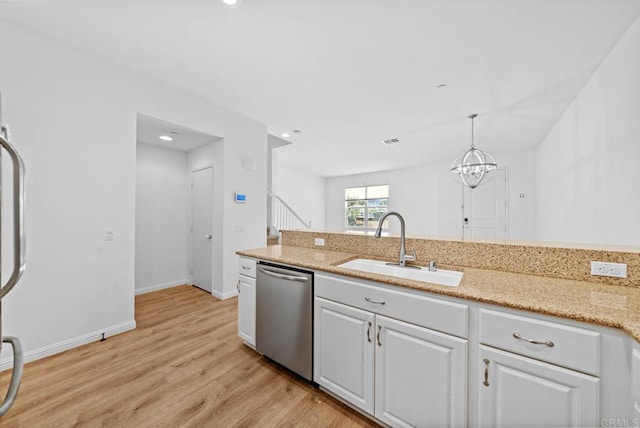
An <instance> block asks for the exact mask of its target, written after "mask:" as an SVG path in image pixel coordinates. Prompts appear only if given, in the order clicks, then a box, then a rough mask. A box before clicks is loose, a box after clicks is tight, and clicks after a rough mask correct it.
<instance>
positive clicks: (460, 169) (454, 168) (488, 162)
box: [451, 113, 498, 189]
mask: <svg viewBox="0 0 640 428" xmlns="http://www.w3.org/2000/svg"><path fill="white" fill-rule="evenodd" d="M477 116H478V115H477V114H475V113H474V114H470V115H469V119H471V148H470V149H469V150H467V151H466V152H464V153H463V154H461V155H460V156H458V157H457V158H456V160H455V161H453V164H452V165H451V173H452V174H453V177H454V178H455V180H456V181H457V182H458V183H460V184H463V185H465V186H467V187H470V188H471V189H475V188H476V187H478V186H479V185H480V184H482V183H483V182H485V181H486V180H487V179H488V178H489V177H490V176H491V175H492V173H493V171H495V170H496V168H498V164H497V163H496V160H495V159H494V158H493V156H491V155H490V154H489V153H487V152H483V151H482V150H478V149H476V148H475V146H474V144H473V119H475V118H476V117H477Z"/></svg>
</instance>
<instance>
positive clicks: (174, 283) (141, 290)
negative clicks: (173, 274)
mask: <svg viewBox="0 0 640 428" xmlns="http://www.w3.org/2000/svg"><path fill="white" fill-rule="evenodd" d="M185 284H189V280H187V279H181V280H179V281H171V282H163V283H162V284H155V285H149V286H148V287H142V288H136V290H135V293H136V296H137V295H138V294H144V293H151V292H152V291H158V290H164V289H165V288H171V287H176V286H178V285H185Z"/></svg>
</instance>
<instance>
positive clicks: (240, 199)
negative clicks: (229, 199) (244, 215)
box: [233, 193, 247, 204]
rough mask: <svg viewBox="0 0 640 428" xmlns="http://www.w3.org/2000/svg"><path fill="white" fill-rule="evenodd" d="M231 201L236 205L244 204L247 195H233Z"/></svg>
mask: <svg viewBox="0 0 640 428" xmlns="http://www.w3.org/2000/svg"><path fill="white" fill-rule="evenodd" d="M233 200H234V201H236V204H244V203H245V202H247V195H245V194H244V193H234V194H233Z"/></svg>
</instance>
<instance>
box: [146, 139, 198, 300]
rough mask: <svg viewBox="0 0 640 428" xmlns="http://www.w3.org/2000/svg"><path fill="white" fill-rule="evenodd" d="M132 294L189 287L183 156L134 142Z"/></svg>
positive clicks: (184, 165)
mask: <svg viewBox="0 0 640 428" xmlns="http://www.w3.org/2000/svg"><path fill="white" fill-rule="evenodd" d="M136 163H137V168H136V223H135V246H136V253H135V254H136V262H135V289H136V293H140V292H144V291H152V290H157V289H161V288H165V287H167V286H172V285H178V284H186V283H188V275H187V265H188V260H187V254H188V252H187V236H188V229H189V222H188V219H187V206H188V204H189V181H188V177H189V174H188V171H187V153H186V152H182V151H179V150H171V149H166V148H163V147H159V146H154V145H151V144H145V143H141V142H138V144H137V150H136Z"/></svg>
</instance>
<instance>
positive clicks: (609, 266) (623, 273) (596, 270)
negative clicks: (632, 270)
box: [591, 262, 627, 278]
mask: <svg viewBox="0 0 640 428" xmlns="http://www.w3.org/2000/svg"><path fill="white" fill-rule="evenodd" d="M591 275H598V276H610V277H613V278H626V277H627V265H626V264H625V263H608V262H591Z"/></svg>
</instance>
